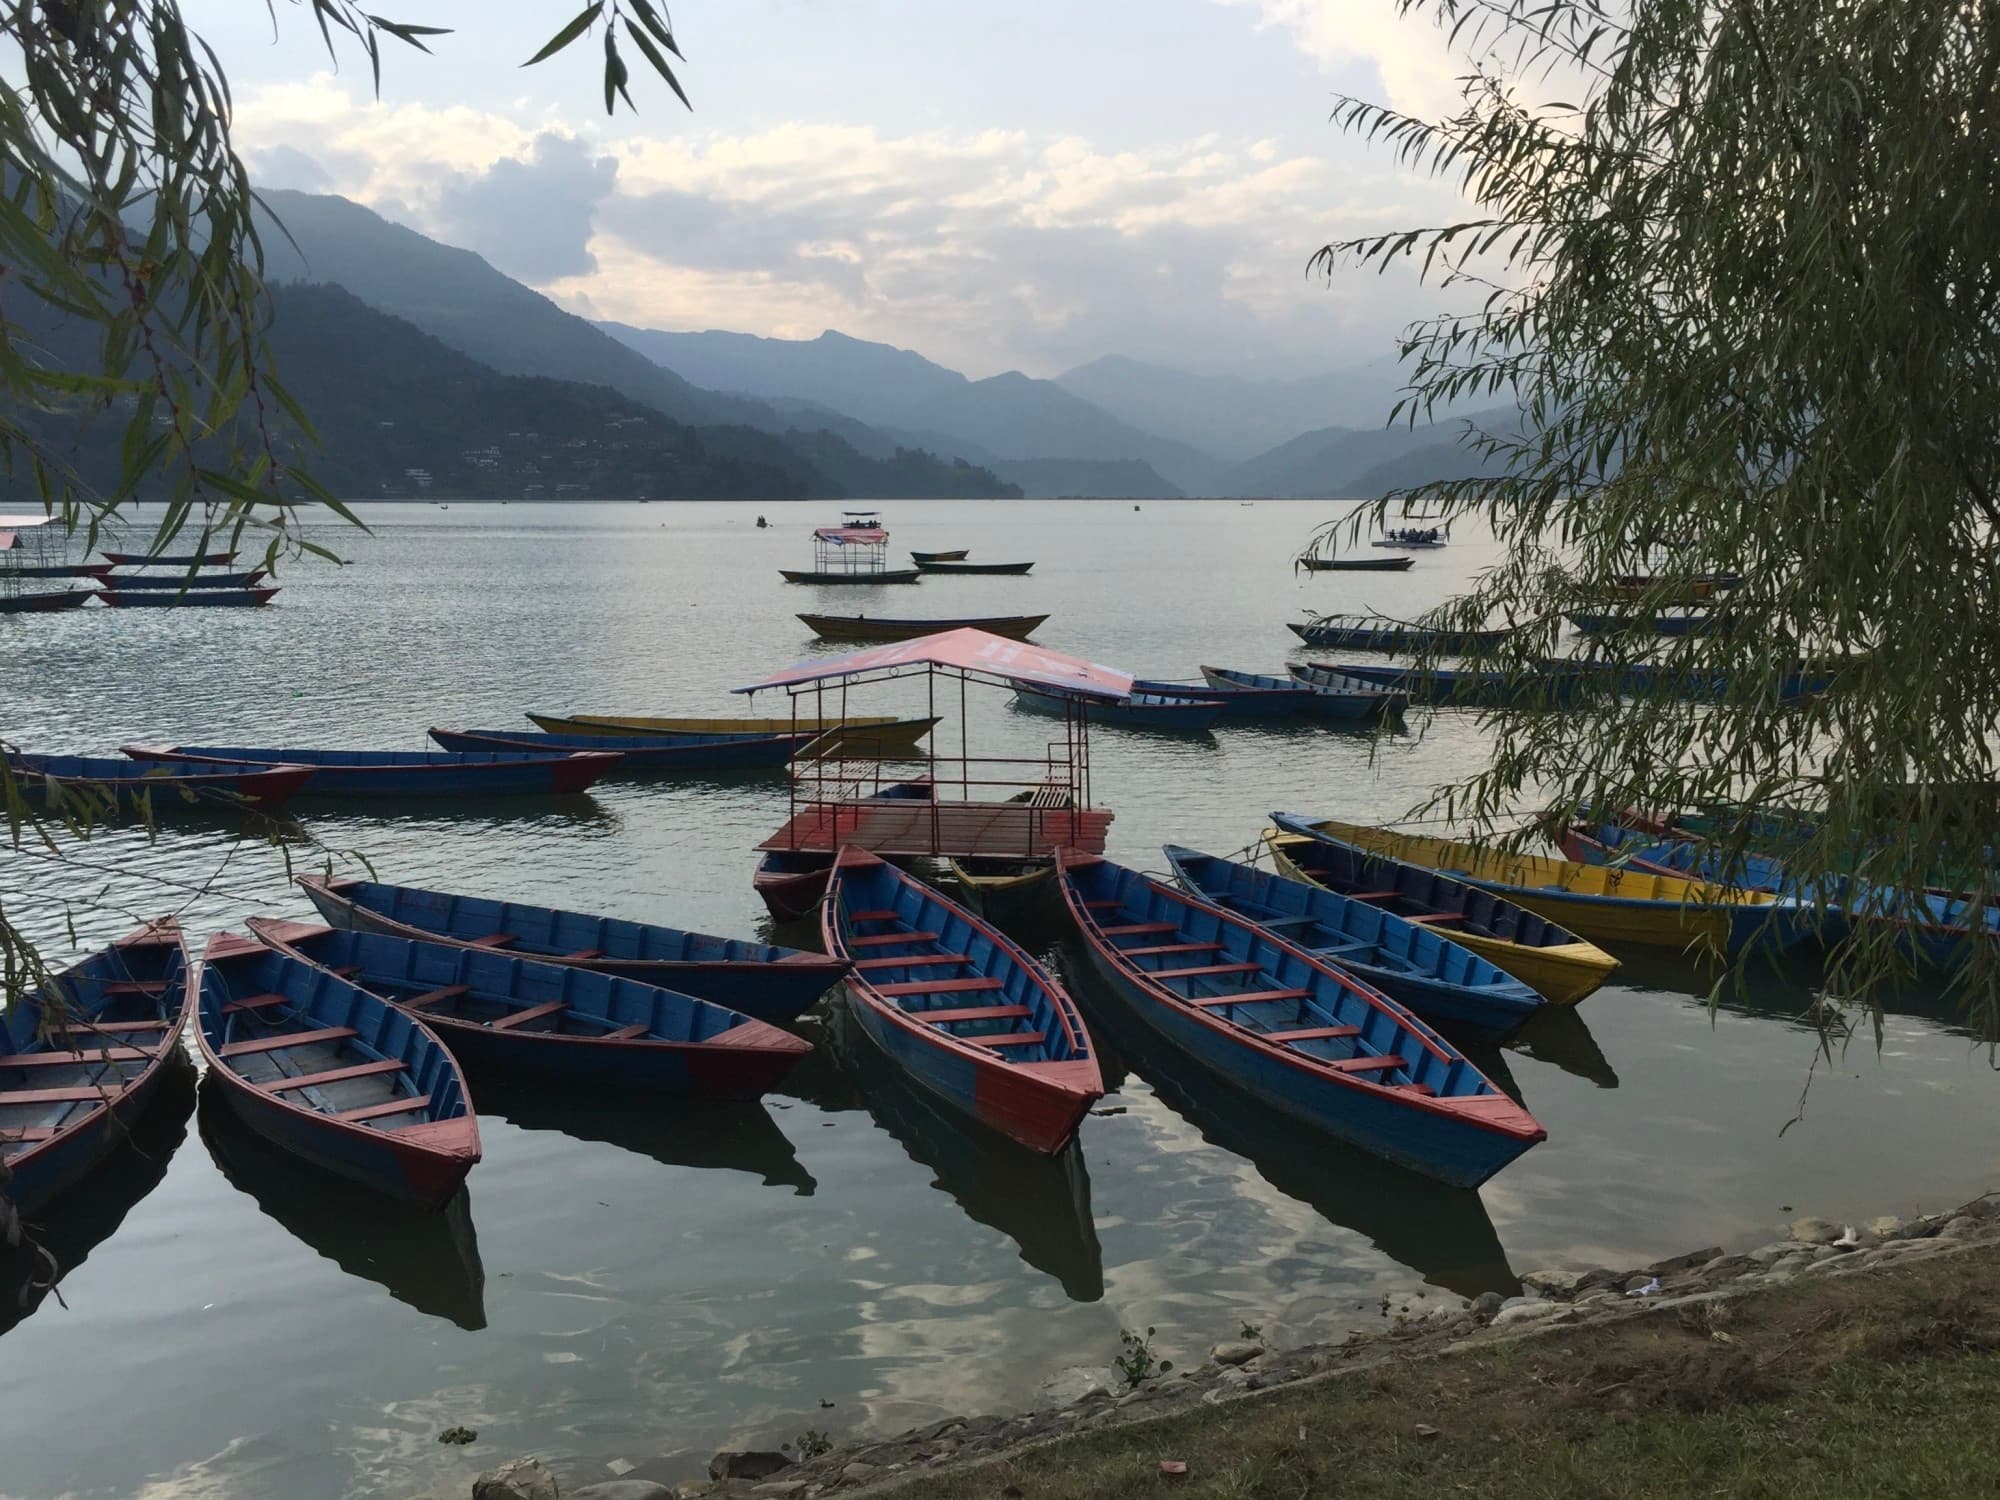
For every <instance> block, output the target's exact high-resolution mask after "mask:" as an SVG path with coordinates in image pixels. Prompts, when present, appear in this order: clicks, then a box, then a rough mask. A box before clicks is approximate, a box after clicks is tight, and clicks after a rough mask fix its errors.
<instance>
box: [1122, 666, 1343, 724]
mask: <svg viewBox="0 0 2000 1500" xmlns="http://www.w3.org/2000/svg"><path fill="white" fill-rule="evenodd" d="M1201 672H1202V675H1201V679H1200V680H1199V681H1196V682H1174V681H1170V680H1168V679H1165V678H1159V677H1135V678H1133V679H1132V692H1133V695H1134V696H1135V697H1136V696H1139V695H1141V694H1144V695H1146V696H1149V697H1154V698H1182V699H1195V700H1198V701H1201V702H1209V703H1219V704H1221V705H1222V714H1221V717H1223V718H1225V719H1299V718H1303V717H1305V715H1306V713H1307V711H1308V710H1309V709H1311V708H1312V706H1313V702H1312V699H1313V694H1312V689H1311V688H1308V687H1304V686H1302V685H1300V684H1299V683H1296V682H1291V681H1289V680H1287V679H1285V678H1282V677H1267V678H1263V679H1261V680H1253V679H1252V678H1251V676H1250V674H1249V673H1247V672H1241V673H1236V674H1233V675H1234V679H1235V680H1233V681H1218V680H1217V677H1219V676H1220V675H1221V674H1215V675H1213V676H1212V675H1211V674H1210V672H1209V669H1208V668H1207V667H1203V668H1202V669H1201ZM1095 716H1096V714H1095V705H1093V717H1095Z"/></svg>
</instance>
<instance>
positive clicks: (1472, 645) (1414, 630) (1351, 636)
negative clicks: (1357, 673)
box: [1285, 615, 1515, 656]
mask: <svg viewBox="0 0 2000 1500" xmlns="http://www.w3.org/2000/svg"><path fill="white" fill-rule="evenodd" d="M1285 628H1286V629H1287V630H1289V631H1291V633H1292V634H1293V635H1295V636H1297V637H1298V638H1299V639H1300V640H1302V641H1304V642H1305V643H1306V645H1308V646H1310V647H1312V648H1313V649H1315V650H1338V651H1380V652H1383V653H1385V654H1388V655H1398V654H1400V655H1408V656H1416V655H1420V654H1422V653H1425V652H1428V653H1431V654H1433V655H1437V656H1467V655H1474V654H1476V653H1478V652H1481V651H1492V650H1495V649H1497V648H1498V647H1499V646H1500V645H1502V644H1503V643H1504V642H1505V641H1506V640H1507V638H1508V637H1509V636H1511V635H1513V633H1514V629H1515V627H1513V626H1511V625H1508V626H1500V627H1496V628H1494V629H1491V630H1433V629H1430V628H1429V627H1427V626H1423V625H1405V624H1402V623H1401V622H1399V621H1396V620H1391V619H1387V618H1385V617H1384V616H1381V615H1318V616H1315V617H1314V618H1313V619H1310V620H1306V621H1303V622H1301V621H1298V620H1288V621H1286V622H1285Z"/></svg>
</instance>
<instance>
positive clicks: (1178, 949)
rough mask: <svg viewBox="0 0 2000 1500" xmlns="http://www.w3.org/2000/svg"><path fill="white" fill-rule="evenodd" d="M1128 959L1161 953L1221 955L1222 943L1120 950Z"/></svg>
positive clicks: (1162, 944) (1182, 944)
mask: <svg viewBox="0 0 2000 1500" xmlns="http://www.w3.org/2000/svg"><path fill="white" fill-rule="evenodd" d="M1118 951H1119V952H1120V953H1121V954H1123V955H1124V956H1125V957H1127V958H1152V957H1155V956H1156V955H1158V954H1161V953H1220V952H1221V951H1222V944H1220V943H1156V944H1155V945H1154V946H1152V947H1150V948H1120V949H1119V950H1118Z"/></svg>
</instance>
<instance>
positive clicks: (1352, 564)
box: [1298, 557, 1417, 573]
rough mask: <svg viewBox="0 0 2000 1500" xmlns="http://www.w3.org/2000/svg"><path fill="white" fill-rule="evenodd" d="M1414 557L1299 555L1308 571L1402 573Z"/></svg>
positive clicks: (1412, 565)
mask: <svg viewBox="0 0 2000 1500" xmlns="http://www.w3.org/2000/svg"><path fill="white" fill-rule="evenodd" d="M1416 561H1417V560H1416V559H1415V558H1414V557H1301V558H1300V559H1298V563H1299V566H1300V567H1302V568H1304V569H1305V570H1306V571H1307V572H1308V573H1403V572H1407V571H1408V570H1409V569H1410V568H1412V567H1414V566H1416Z"/></svg>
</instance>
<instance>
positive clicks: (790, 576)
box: [778, 568, 923, 586]
mask: <svg viewBox="0 0 2000 1500" xmlns="http://www.w3.org/2000/svg"><path fill="white" fill-rule="evenodd" d="M778 572H779V573H780V574H781V575H782V576H783V578H784V580H785V582H787V583H811V584H819V585H822V586H824V585H829V584H849V583H853V584H870V583H873V584H881V583H915V582H917V581H918V580H919V579H921V578H922V577H923V574H922V573H920V572H918V571H917V570H916V569H915V568H879V569H877V570H876V571H875V572H872V573H864V572H855V573H820V572H815V571H813V570H812V569H810V568H780V569H778Z"/></svg>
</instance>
